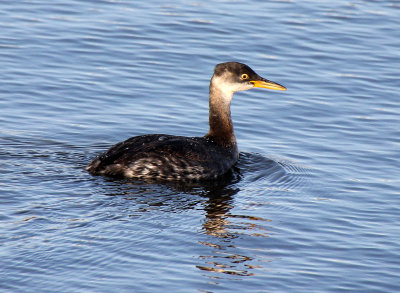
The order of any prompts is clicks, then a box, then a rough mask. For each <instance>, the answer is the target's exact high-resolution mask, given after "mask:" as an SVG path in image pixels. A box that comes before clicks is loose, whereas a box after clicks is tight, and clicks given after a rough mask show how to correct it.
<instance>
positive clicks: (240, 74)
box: [211, 62, 286, 93]
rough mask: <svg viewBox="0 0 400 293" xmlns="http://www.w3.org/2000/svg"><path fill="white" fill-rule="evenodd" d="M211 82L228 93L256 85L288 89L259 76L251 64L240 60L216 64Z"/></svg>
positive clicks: (273, 88) (282, 89)
mask: <svg viewBox="0 0 400 293" xmlns="http://www.w3.org/2000/svg"><path fill="white" fill-rule="evenodd" d="M211 83H212V84H213V85H214V86H215V87H217V88H219V89H220V90H222V91H223V92H226V93H234V92H237V91H245V90H249V89H251V88H254V87H260V88H267V89H272V90H281V91H285V90H286V88H285V87H284V86H283V85H280V84H278V83H276V82H273V81H270V80H268V79H265V78H263V77H261V76H259V75H258V74H257V73H255V72H254V70H253V69H251V68H250V67H249V66H247V65H246V64H243V63H238V62H226V63H220V64H218V65H217V66H215V70H214V75H213V77H212V79H211Z"/></svg>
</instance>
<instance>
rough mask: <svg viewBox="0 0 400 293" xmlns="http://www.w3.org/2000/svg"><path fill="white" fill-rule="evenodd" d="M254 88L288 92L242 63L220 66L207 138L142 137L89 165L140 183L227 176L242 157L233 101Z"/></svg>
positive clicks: (212, 93)
mask: <svg viewBox="0 0 400 293" xmlns="http://www.w3.org/2000/svg"><path fill="white" fill-rule="evenodd" d="M253 87H264V88H271V89H277V90H285V89H286V88H285V87H283V86H281V85H279V84H277V83H274V82H272V81H269V80H266V79H264V78H262V77H260V76H259V75H258V74H257V73H255V72H254V71H253V70H252V69H251V68H250V67H248V66H247V65H245V64H242V63H237V62H227V63H221V64H218V65H217V66H216V67H215V70H214V75H213V77H212V78H211V81H210V100H209V103H210V117H209V120H210V121H209V122H210V131H209V132H208V134H206V135H205V136H204V137H183V136H173V135H165V134H149V135H143V136H136V137H132V138H129V139H127V140H126V141H124V142H120V143H118V144H116V145H114V146H112V147H111V148H110V149H109V150H108V151H106V152H105V153H103V154H101V155H99V156H98V157H96V158H95V159H94V160H93V161H92V162H91V163H90V164H89V166H88V167H87V170H88V171H89V172H90V173H92V174H95V175H108V176H122V177H129V178H138V179H160V180H203V179H213V178H217V177H218V176H220V175H223V174H225V173H226V172H227V171H228V170H229V169H230V168H231V167H232V166H233V164H235V162H236V161H237V159H238V156H239V152H238V149H237V144H236V138H235V135H234V130H233V125H232V120H231V114H230V103H231V100H232V96H233V93H234V92H236V91H241V90H247V89H251V88H253Z"/></svg>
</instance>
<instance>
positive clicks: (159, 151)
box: [87, 134, 238, 180]
mask: <svg viewBox="0 0 400 293" xmlns="http://www.w3.org/2000/svg"><path fill="white" fill-rule="evenodd" d="M221 158H224V159H221ZM237 158H238V152H237V148H236V145H234V146H229V147H223V146H220V145H218V144H216V143H215V142H214V141H213V140H212V139H210V138H206V137H195V138H189V137H183V136H172V135H165V134H150V135H143V136H137V137H132V138H130V139H128V140H126V141H124V142H121V143H118V144H116V145H115V146H113V147H111V148H110V149H109V150H108V151H106V152H105V153H103V154H101V155H99V156H98V157H96V158H95V159H94V160H93V161H92V163H90V165H89V166H88V168H87V170H88V171H89V172H91V173H92V174H95V175H108V176H121V177H128V178H138V179H154V178H156V179H161V180H182V179H186V180H203V179H212V178H216V177H218V176H220V175H222V174H224V173H226V172H227V171H228V170H229V169H230V168H231V167H232V165H233V164H234V163H235V162H236V160H237Z"/></svg>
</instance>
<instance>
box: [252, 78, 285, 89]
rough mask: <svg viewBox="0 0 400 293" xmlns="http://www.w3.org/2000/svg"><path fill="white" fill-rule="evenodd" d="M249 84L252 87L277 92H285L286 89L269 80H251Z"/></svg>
mask: <svg viewBox="0 0 400 293" xmlns="http://www.w3.org/2000/svg"><path fill="white" fill-rule="evenodd" d="M251 83H252V84H253V85H254V87H261V88H266V89H271V90H278V91H286V87H284V86H283V85H280V84H279V83H276V82H273V81H270V80H252V81H251Z"/></svg>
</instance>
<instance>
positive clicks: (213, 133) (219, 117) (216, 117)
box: [206, 79, 236, 147]
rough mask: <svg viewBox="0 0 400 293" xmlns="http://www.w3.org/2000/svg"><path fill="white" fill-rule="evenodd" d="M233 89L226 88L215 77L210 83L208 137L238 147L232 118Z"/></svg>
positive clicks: (225, 144)
mask: <svg viewBox="0 0 400 293" xmlns="http://www.w3.org/2000/svg"><path fill="white" fill-rule="evenodd" d="M232 97H233V91H230V90H229V89H227V88H224V87H223V85H222V86H221V84H220V83H219V82H216V81H215V80H214V79H212V80H211V83H210V117H209V124H210V131H209V133H208V134H207V135H206V137H210V138H212V139H213V140H214V141H215V142H217V143H219V144H221V145H223V146H226V147H233V146H234V147H236V138H235V133H234V130H233V124H232V119H231V100H232Z"/></svg>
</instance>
